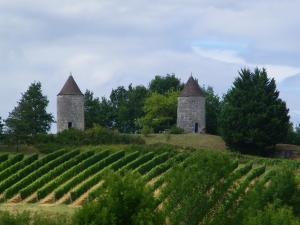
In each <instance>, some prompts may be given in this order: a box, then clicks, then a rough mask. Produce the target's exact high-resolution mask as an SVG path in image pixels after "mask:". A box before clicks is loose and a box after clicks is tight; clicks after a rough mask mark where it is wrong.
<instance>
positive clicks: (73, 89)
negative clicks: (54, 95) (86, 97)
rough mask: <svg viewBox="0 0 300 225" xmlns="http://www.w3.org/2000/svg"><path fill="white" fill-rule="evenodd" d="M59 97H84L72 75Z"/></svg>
mask: <svg viewBox="0 0 300 225" xmlns="http://www.w3.org/2000/svg"><path fill="white" fill-rule="evenodd" d="M58 95H83V94H82V92H81V91H80V89H79V87H78V85H77V84H76V82H75V80H74V78H73V76H72V75H70V76H69V78H68V80H67V81H66V83H65V85H64V86H63V88H62V89H61V91H60V92H59V93H58Z"/></svg>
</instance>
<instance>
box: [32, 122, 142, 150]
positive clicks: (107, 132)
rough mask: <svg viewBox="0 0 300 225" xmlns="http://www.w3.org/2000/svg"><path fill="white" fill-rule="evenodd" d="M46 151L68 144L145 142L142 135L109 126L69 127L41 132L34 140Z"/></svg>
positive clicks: (71, 145) (72, 145)
mask: <svg viewBox="0 0 300 225" xmlns="http://www.w3.org/2000/svg"><path fill="white" fill-rule="evenodd" d="M32 142H33V143H34V145H36V146H37V147H38V148H39V149H41V151H42V152H44V153H50V152H53V151H54V150H56V149H60V148H65V147H67V146H70V147H74V146H76V147H77V146H82V145H101V144H144V143H145V141H144V140H143V139H142V137H140V136H134V135H129V134H122V133H119V132H118V131H114V130H112V129H109V128H104V127H101V126H94V127H93V128H90V129H87V130H84V131H82V130H78V129H67V130H64V131H62V132H60V133H58V134H57V135H52V134H39V135H37V136H35V137H34V139H33V141H32Z"/></svg>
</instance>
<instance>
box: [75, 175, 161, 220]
mask: <svg viewBox="0 0 300 225" xmlns="http://www.w3.org/2000/svg"><path fill="white" fill-rule="evenodd" d="M99 193H100V195H99V196H98V197H97V199H96V201H93V202H88V203H87V204H85V205H84V206H83V207H82V208H81V209H79V210H78V211H77V212H76V213H75V216H74V221H73V224H74V225H160V224H161V225H162V224H163V222H164V218H163V216H162V214H161V213H160V212H159V211H157V210H155V207H156V204H155V199H154V197H153V195H152V193H151V191H150V190H149V189H148V188H147V187H146V186H145V184H144V183H143V182H142V179H140V177H139V176H138V175H136V174H132V173H128V174H127V175H125V176H124V177H122V176H121V175H118V174H116V173H109V174H108V175H107V176H106V177H105V178H104V184H103V186H102V190H101V191H100V192H99Z"/></svg>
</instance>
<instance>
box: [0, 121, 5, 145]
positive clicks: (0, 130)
mask: <svg viewBox="0 0 300 225" xmlns="http://www.w3.org/2000/svg"><path fill="white" fill-rule="evenodd" d="M3 133H4V124H3V120H2V118H1V117H0V142H1V141H2V140H3V135H4V134H3Z"/></svg>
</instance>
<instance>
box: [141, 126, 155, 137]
mask: <svg viewBox="0 0 300 225" xmlns="http://www.w3.org/2000/svg"><path fill="white" fill-rule="evenodd" d="M141 133H142V135H144V136H145V137H149V134H152V133H154V130H153V128H151V127H148V126H144V127H143V128H142V130H141Z"/></svg>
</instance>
